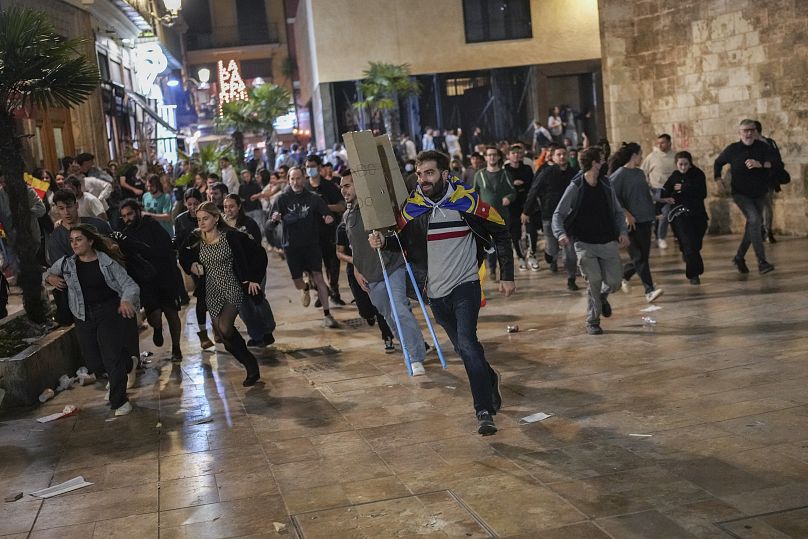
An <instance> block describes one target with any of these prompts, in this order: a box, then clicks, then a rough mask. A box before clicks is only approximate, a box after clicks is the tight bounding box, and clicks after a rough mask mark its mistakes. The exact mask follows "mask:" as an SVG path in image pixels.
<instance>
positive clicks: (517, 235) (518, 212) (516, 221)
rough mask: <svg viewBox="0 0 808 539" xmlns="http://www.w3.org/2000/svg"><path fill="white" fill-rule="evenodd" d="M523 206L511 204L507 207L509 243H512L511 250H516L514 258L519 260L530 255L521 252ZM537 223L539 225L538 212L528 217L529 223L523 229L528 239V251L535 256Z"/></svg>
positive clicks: (537, 232) (539, 215) (537, 235)
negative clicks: (508, 214)
mask: <svg viewBox="0 0 808 539" xmlns="http://www.w3.org/2000/svg"><path fill="white" fill-rule="evenodd" d="M523 209H524V206H522V205H520V204H511V205H510V206H508V210H509V213H510V222H509V223H508V228H509V229H510V232H511V242H512V243H513V248H514V250H516V256H517V257H519V258H520V259H525V258H527V256H528V255H529V254H530V253H529V252H523V251H522V220H521V218H522V210H523ZM537 223H541V214H540V213H539V212H536V213H534V214H533V215H531V216H530V221H529V222H528V223H527V224H526V225H525V229H526V231H527V235H528V238H530V245H529V246H528V249H529V250H531V251H533V253H534V254H535V252H536V242H537V241H538V240H539V231H538V228H537Z"/></svg>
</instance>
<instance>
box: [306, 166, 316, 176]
mask: <svg viewBox="0 0 808 539" xmlns="http://www.w3.org/2000/svg"><path fill="white" fill-rule="evenodd" d="M317 173H318V170H317V167H312V168H307V169H306V174H307V175H308V177H309V178H313V177H315V176H317Z"/></svg>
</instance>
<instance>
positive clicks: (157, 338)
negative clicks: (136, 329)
mask: <svg viewBox="0 0 808 539" xmlns="http://www.w3.org/2000/svg"><path fill="white" fill-rule="evenodd" d="M152 342H153V343H154V346H156V347H158V348H159V347H161V346H163V343H164V342H165V340H164V339H163V326H162V325H160V326H157V327H156V328H154V335H152Z"/></svg>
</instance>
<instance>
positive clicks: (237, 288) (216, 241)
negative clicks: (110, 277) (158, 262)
mask: <svg viewBox="0 0 808 539" xmlns="http://www.w3.org/2000/svg"><path fill="white" fill-rule="evenodd" d="M196 220H197V224H198V226H199V228H197V229H196V230H194V231H193V232H192V233H191V234H190V235H189V236H188V238H187V239H186V240H185V242H184V243H183V245H182V247H181V248H180V253H179V255H180V264H181V265H182V268H183V269H184V270H185V272H186V273H190V274H192V275H196V276H198V277H201V276H203V275H204V276H205V299H206V302H207V306H208V312H209V313H210V316H211V318H212V319H213V332H214V333H215V334H216V335H217V336H218V337H219V338H221V340H222V342H223V343H224V347H225V349H226V350H227V351H228V352H230V353H231V354H233V357H235V358H236V360H237V361H238V362H239V363H241V364H242V365H244V367H245V368H246V369H247V377H246V378H245V379H244V383H243V385H244V386H245V387H248V386H253V385H255V383H256V382H257V381H258V379H259V378H260V377H261V376H260V374H259V371H258V361H257V360H256V359H255V356H254V355H253V354H252V353H251V352H250V351H249V349H248V348H247V344H246V343H245V342H244V338H243V337H242V336H241V334H240V333H239V332H238V331H237V330H236V328H235V325H234V323H235V320H236V316H238V313H239V308H240V307H241V304H242V302H243V301H253V302H255V303H260V302H261V301H262V300H263V299H264V295H263V293H262V290H261V285H260V284H259V283H260V282H261V280H262V279H263V278H264V275H265V274H266V268H267V254H266V251H264V249H263V248H262V247H260V245H258V244H256V242H254V241H253V240H251V239H250V237H249V236H247V234H245V233H243V232H240V231H238V230H236V229H235V228H233V227H231V226H230V225H228V224H227V223H226V222H225V219H224V216H223V215H222V213H221V211H220V210H219V208H218V207H216V204H214V203H213V202H203V203H202V204H200V205H199V207H198V208H197V210H196Z"/></svg>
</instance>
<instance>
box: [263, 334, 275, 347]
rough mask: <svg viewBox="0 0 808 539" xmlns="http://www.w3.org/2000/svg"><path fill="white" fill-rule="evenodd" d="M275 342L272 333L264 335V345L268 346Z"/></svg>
mask: <svg viewBox="0 0 808 539" xmlns="http://www.w3.org/2000/svg"><path fill="white" fill-rule="evenodd" d="M273 344H275V336H274V335H273V334H272V333H267V334H266V335H264V346H270V345H273Z"/></svg>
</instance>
